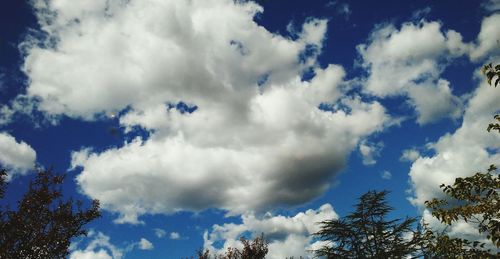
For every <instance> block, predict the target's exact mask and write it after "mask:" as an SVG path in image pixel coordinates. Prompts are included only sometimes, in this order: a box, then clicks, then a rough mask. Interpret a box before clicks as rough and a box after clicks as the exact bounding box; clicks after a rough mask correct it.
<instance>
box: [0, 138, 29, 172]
mask: <svg viewBox="0 0 500 259" xmlns="http://www.w3.org/2000/svg"><path fill="white" fill-rule="evenodd" d="M35 161H36V152H35V150H33V148H31V146H30V145H28V144H26V143H25V142H23V141H20V142H17V141H16V139H15V138H14V137H13V136H11V135H10V134H8V133H6V132H0V165H1V166H3V167H6V168H8V169H11V170H9V171H8V174H9V178H10V177H12V176H13V175H14V174H17V173H19V174H23V173H25V172H27V171H28V170H31V169H33V168H34V166H35Z"/></svg>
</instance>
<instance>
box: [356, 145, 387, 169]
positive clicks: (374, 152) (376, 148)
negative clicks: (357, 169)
mask: <svg viewBox="0 0 500 259" xmlns="http://www.w3.org/2000/svg"><path fill="white" fill-rule="evenodd" d="M383 147H384V144H383V143H382V142H379V143H376V144H374V143H369V142H367V141H362V142H361V144H360V145H359V152H360V153H361V155H362V156H363V160H362V161H363V164H364V165H374V164H376V163H377V160H376V158H377V157H378V156H380V151H382V148H383Z"/></svg>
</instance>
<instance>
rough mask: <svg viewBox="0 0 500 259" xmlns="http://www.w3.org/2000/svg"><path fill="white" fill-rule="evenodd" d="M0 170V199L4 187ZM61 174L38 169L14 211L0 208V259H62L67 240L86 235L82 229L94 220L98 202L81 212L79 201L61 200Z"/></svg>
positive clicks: (96, 214)
mask: <svg viewBox="0 0 500 259" xmlns="http://www.w3.org/2000/svg"><path fill="white" fill-rule="evenodd" d="M6 175H7V174H6V171H5V170H2V171H0V198H3V195H4V193H5V187H6V180H5V178H6ZM63 180H64V175H55V174H54V173H52V171H51V170H40V171H39V172H38V174H37V176H36V178H35V179H34V180H33V181H31V182H30V185H29V189H28V191H27V192H26V193H25V194H24V196H23V198H22V199H21V200H20V201H19V202H18V205H17V210H16V211H15V210H10V209H9V208H8V207H7V208H5V209H4V208H3V207H0V258H66V256H67V255H68V248H69V245H70V242H71V238H73V237H77V236H81V235H86V230H85V229H84V228H83V227H84V225H85V224H87V223H88V222H90V221H92V220H94V219H96V218H98V217H99V216H100V212H99V202H98V201H97V200H94V201H93V203H92V206H91V208H89V209H87V210H85V209H82V202H81V201H76V209H75V208H74V203H75V202H74V201H73V200H72V199H68V200H64V199H63V198H62V192H61V188H60V186H61V185H62V183H63Z"/></svg>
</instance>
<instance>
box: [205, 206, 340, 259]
mask: <svg viewBox="0 0 500 259" xmlns="http://www.w3.org/2000/svg"><path fill="white" fill-rule="evenodd" d="M241 218H242V223H241V224H232V223H231V224H224V225H222V226H221V225H214V226H213V227H212V229H211V231H210V232H205V234H204V240H205V245H204V246H205V248H206V249H209V250H211V251H212V252H215V253H223V252H224V251H225V250H226V249H227V248H228V247H237V248H240V249H241V248H242V244H241V242H240V241H239V239H240V237H241V236H243V235H244V234H245V233H250V234H251V236H253V237H256V236H259V235H261V234H262V233H263V234H264V238H265V239H266V240H267V241H268V242H269V252H268V254H267V257H266V258H271V259H273V258H287V257H288V258H289V257H292V256H294V257H299V256H302V257H304V258H312V254H310V253H309V252H307V251H310V250H312V249H317V248H318V247H321V246H322V245H323V243H322V242H321V241H315V240H313V238H312V237H311V234H313V233H316V232H317V231H319V225H318V224H316V223H317V222H320V221H323V220H327V219H336V218H338V216H337V214H336V213H335V211H334V210H333V208H332V206H331V205H330V204H325V205H323V206H321V207H320V208H319V209H317V210H312V209H310V210H307V211H305V212H300V213H298V214H296V215H295V216H293V217H286V216H281V215H277V216H273V215H271V214H267V215H266V216H264V217H263V218H258V217H256V216H255V215H253V214H247V215H243V216H242V217H241ZM215 244H222V247H215Z"/></svg>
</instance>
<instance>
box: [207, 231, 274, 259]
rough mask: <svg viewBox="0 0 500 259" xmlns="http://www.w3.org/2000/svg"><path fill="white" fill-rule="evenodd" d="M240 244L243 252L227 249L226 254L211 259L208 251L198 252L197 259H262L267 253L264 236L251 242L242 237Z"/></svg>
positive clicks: (236, 249)
mask: <svg viewBox="0 0 500 259" xmlns="http://www.w3.org/2000/svg"><path fill="white" fill-rule="evenodd" d="M240 241H241V243H242V244H243V250H239V249H238V248H234V247H229V248H228V249H227V250H226V253H225V254H223V255H214V256H213V257H212V256H211V255H210V252H209V251H208V250H205V251H203V250H199V251H198V259H210V258H214V259H264V258H265V257H266V254H267V252H268V244H267V242H266V240H265V239H264V235H263V234H262V235H261V236H259V237H256V238H255V239H253V240H252V241H251V242H250V241H248V240H246V239H245V238H244V237H241V238H240Z"/></svg>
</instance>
